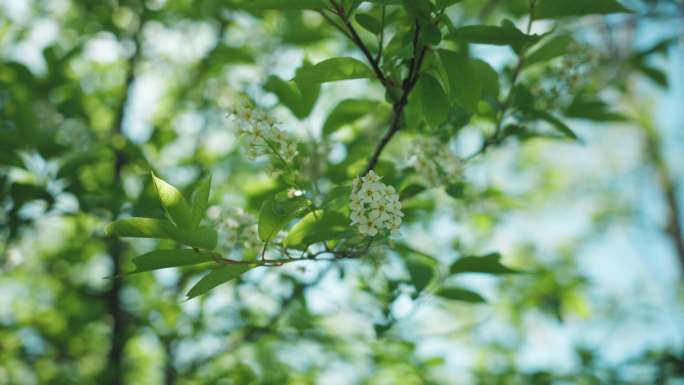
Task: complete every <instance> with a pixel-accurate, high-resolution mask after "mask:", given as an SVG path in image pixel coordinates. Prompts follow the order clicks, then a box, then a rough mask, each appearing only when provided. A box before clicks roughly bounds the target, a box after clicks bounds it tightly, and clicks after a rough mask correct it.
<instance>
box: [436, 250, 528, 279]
mask: <svg viewBox="0 0 684 385" xmlns="http://www.w3.org/2000/svg"><path fill="white" fill-rule="evenodd" d="M500 259H501V255H500V254H499V253H491V254H487V255H483V256H481V257H478V256H468V257H462V258H459V259H458V260H457V261H456V262H454V263H453V264H452V265H451V266H450V267H449V272H450V273H451V274H458V273H485V274H494V275H499V274H515V273H519V271H517V270H513V269H511V268H508V267H506V266H504V265H503V264H501V262H500V261H499V260H500Z"/></svg>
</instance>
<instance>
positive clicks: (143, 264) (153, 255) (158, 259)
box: [131, 249, 213, 273]
mask: <svg viewBox="0 0 684 385" xmlns="http://www.w3.org/2000/svg"><path fill="white" fill-rule="evenodd" d="M211 261H213V258H212V256H211V253H209V252H206V251H195V250H190V249H178V250H155V251H151V252H149V253H146V254H143V255H139V256H137V257H135V258H133V263H134V264H135V270H134V271H132V272H131V273H141V272H144V271H151V270H158V269H165V268H168V267H179V266H189V265H196V264H199V263H205V262H211Z"/></svg>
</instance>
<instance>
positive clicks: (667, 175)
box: [642, 121, 684, 279]
mask: <svg viewBox="0 0 684 385" xmlns="http://www.w3.org/2000/svg"><path fill="white" fill-rule="evenodd" d="M642 127H643V128H644V133H645V137H646V138H645V139H646V153H647V156H648V159H649V161H650V162H651V163H652V165H653V167H654V168H655V170H656V173H657V174H658V181H659V183H660V189H661V191H662V194H663V198H664V200H665V205H666V208H667V215H668V219H667V225H666V226H667V227H666V228H665V232H666V233H667V235H668V236H669V238H670V239H671V241H672V244H673V247H674V249H675V253H676V255H677V258H678V260H679V267H680V271H681V276H682V279H684V231H683V228H682V226H683V225H682V207H681V206H680V204H679V200H678V196H679V189H678V188H677V182H676V181H675V180H674V178H673V176H672V172H671V170H670V167H669V166H668V164H667V162H666V161H665V159H664V157H663V153H662V149H661V143H660V142H661V140H660V135H659V134H658V131H657V130H656V129H655V127H653V124H652V123H651V122H650V121H647V122H643V124H642Z"/></svg>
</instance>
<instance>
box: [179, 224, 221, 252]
mask: <svg viewBox="0 0 684 385" xmlns="http://www.w3.org/2000/svg"><path fill="white" fill-rule="evenodd" d="M169 237H170V238H171V239H173V240H174V241H176V242H178V243H181V244H183V245H186V246H190V247H196V248H198V249H204V250H214V249H215V248H216V242H217V240H218V234H217V233H216V230H214V229H212V228H210V227H200V228H198V229H196V230H187V229H179V228H178V227H175V226H174V227H172V228H171V229H170V231H169Z"/></svg>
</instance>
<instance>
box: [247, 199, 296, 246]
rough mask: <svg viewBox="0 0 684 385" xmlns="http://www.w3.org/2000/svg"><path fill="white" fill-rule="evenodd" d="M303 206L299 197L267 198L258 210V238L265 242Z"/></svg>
mask: <svg viewBox="0 0 684 385" xmlns="http://www.w3.org/2000/svg"><path fill="white" fill-rule="evenodd" d="M303 207H304V201H303V200H301V199H287V200H278V199H267V200H265V201H264V203H263V204H262V205H261V209H260V210H259V224H258V232H259V238H260V239H261V240H262V241H264V242H266V241H268V240H270V239H271V238H272V237H273V236H274V235H276V234H277V233H278V231H280V230H281V229H282V228H283V227H285V225H287V223H288V222H290V221H291V220H293V219H294V218H295V217H296V216H297V215H298V214H299V213H300V212H301V211H302V208H303Z"/></svg>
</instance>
